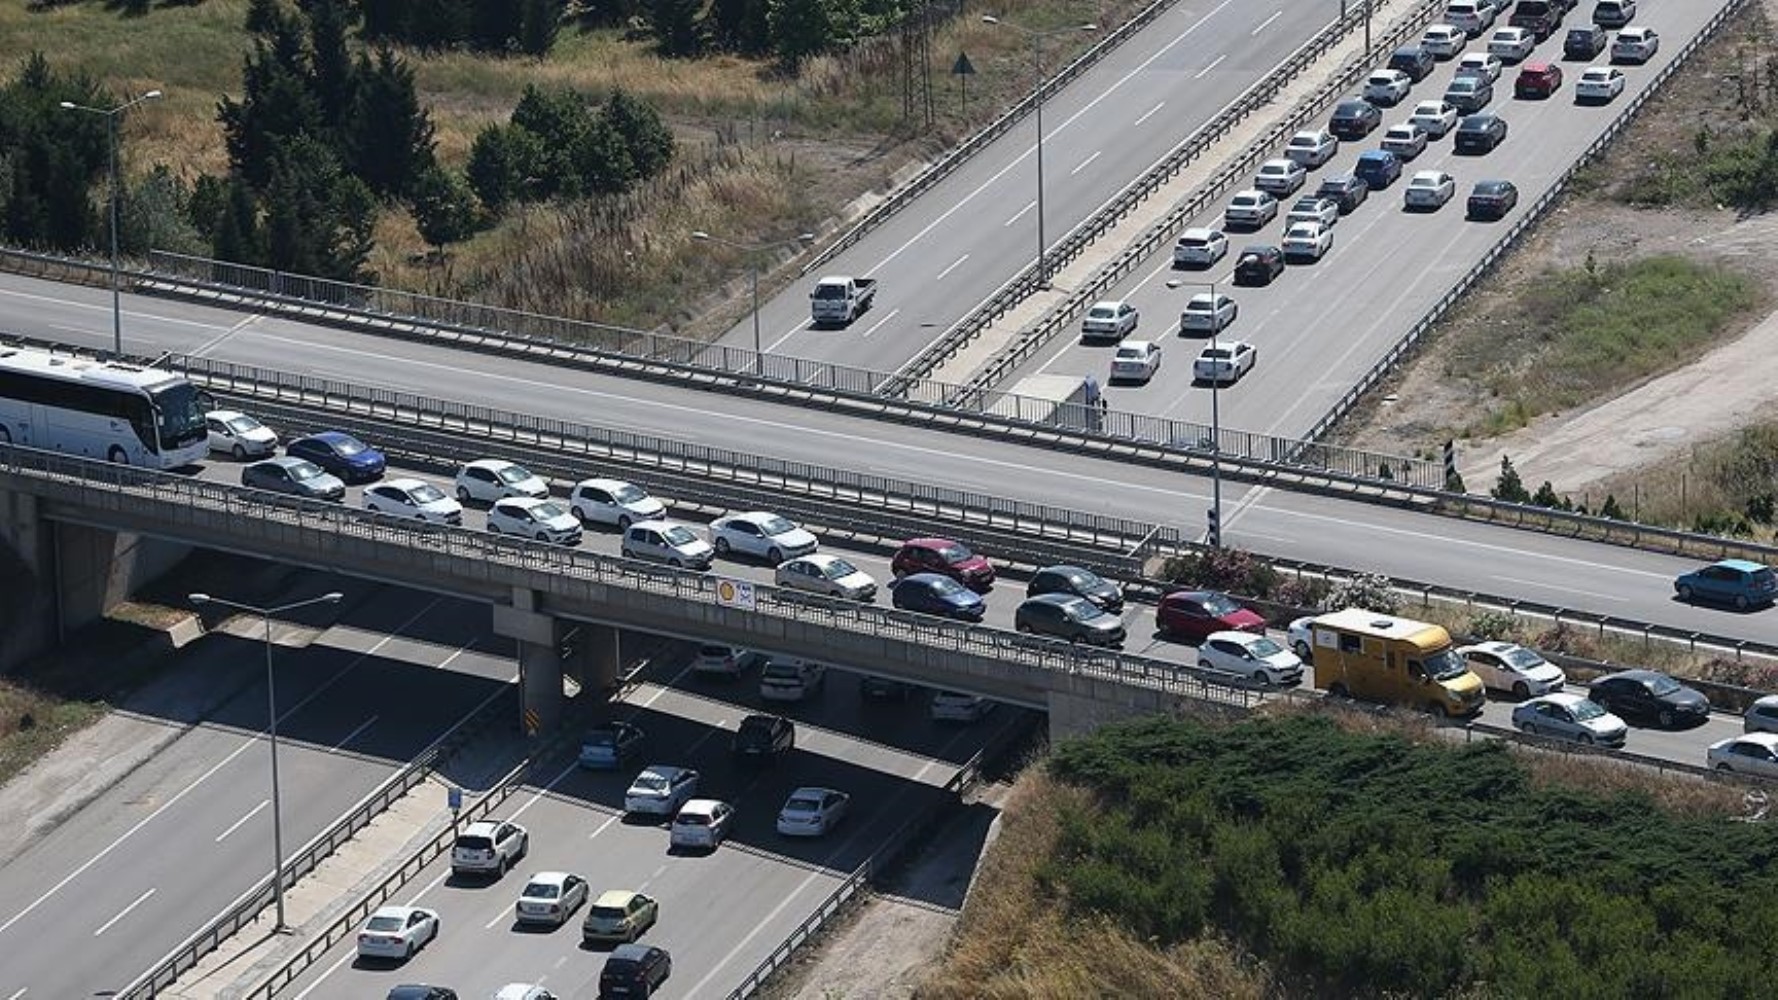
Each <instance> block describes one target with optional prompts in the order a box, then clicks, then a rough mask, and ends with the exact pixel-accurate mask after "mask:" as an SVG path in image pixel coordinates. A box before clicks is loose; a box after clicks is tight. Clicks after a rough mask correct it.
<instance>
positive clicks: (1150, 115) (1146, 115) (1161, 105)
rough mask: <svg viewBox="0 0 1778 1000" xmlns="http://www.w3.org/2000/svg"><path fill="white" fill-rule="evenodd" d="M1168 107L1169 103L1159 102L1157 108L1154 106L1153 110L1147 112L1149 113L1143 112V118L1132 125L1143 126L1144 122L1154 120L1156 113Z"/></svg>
mask: <svg viewBox="0 0 1778 1000" xmlns="http://www.w3.org/2000/svg"><path fill="white" fill-rule="evenodd" d="M1166 106H1167V102H1166V101H1161V102H1159V103H1157V104H1156V105H1155V106H1154V107H1152V108H1149V109H1148V110H1147V111H1144V112H1143V113H1142V117H1141V118H1138V119H1136V120H1135V122H1133V123H1132V124H1134V125H1140V124H1142V123H1143V122H1145V121H1148V120H1149V119H1150V118H1153V117H1154V114H1155V112H1157V111H1159V110H1161V109H1162V108H1164V107H1166Z"/></svg>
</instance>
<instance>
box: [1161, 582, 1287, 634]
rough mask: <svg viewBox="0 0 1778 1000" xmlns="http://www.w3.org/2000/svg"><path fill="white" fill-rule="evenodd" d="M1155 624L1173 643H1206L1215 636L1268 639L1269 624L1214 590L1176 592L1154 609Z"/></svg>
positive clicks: (1166, 597)
mask: <svg viewBox="0 0 1778 1000" xmlns="http://www.w3.org/2000/svg"><path fill="white" fill-rule="evenodd" d="M1154 620H1155V624H1156V625H1158V626H1159V627H1160V630H1161V634H1162V635H1164V636H1166V637H1167V638H1169V639H1194V640H1202V639H1204V638H1206V637H1208V636H1209V635H1210V633H1212V632H1252V633H1254V634H1255V635H1264V634H1265V631H1266V620H1265V619H1264V618H1261V617H1260V616H1259V615H1258V614H1257V613H1256V612H1254V611H1251V610H1249V609H1247V608H1244V607H1242V606H1241V605H1239V604H1236V603H1235V602H1234V601H1233V600H1231V599H1230V598H1229V596H1228V595H1227V594H1219V593H1217V592H1216V591H1214V590H1175V591H1174V592H1172V593H1171V594H1168V595H1167V596H1165V597H1163V598H1161V603H1160V604H1159V605H1158V606H1157V607H1156V608H1155V609H1154Z"/></svg>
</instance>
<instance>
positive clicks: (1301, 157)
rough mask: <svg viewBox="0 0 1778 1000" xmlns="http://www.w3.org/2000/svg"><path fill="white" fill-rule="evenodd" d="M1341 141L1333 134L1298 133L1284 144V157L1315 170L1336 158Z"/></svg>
mask: <svg viewBox="0 0 1778 1000" xmlns="http://www.w3.org/2000/svg"><path fill="white" fill-rule="evenodd" d="M1339 151H1340V140H1339V138H1338V137H1337V136H1335V135H1334V134H1333V133H1332V132H1314V131H1310V132H1298V133H1297V134H1295V135H1293V136H1291V137H1290V141H1289V142H1287V143H1285V144H1284V155H1285V156H1286V157H1289V158H1290V159H1292V160H1295V161H1296V162H1298V163H1300V164H1302V165H1303V166H1305V167H1308V168H1309V169H1311V170H1313V169H1315V168H1316V167H1319V166H1321V165H1322V164H1324V163H1326V162H1327V161H1329V160H1331V159H1333V158H1334V154H1336V153H1338V152H1339Z"/></svg>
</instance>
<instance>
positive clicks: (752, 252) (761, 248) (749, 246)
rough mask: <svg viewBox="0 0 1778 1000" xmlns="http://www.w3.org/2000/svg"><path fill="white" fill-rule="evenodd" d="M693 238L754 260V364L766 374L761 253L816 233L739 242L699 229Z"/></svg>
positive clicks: (802, 242)
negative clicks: (761, 335) (761, 337)
mask: <svg viewBox="0 0 1778 1000" xmlns="http://www.w3.org/2000/svg"><path fill="white" fill-rule="evenodd" d="M691 238H692V239H694V240H703V241H705V242H708V243H720V244H722V245H723V246H725V247H733V248H734V249H736V250H740V251H742V252H744V253H746V254H747V255H748V257H749V259H750V260H751V261H752V262H753V365H754V371H755V373H757V374H764V373H765V353H764V351H763V349H762V348H761V347H760V342H759V255H760V254H762V253H765V252H766V251H767V250H776V249H778V248H780V247H788V246H803V245H805V244H808V243H810V242H812V241H813V240H814V239H815V234H814V233H799V234H797V236H796V237H795V238H794V239H788V240H779V241H777V242H776V243H737V242H736V241H734V240H725V239H723V238H722V237H720V236H712V235H710V234H709V233H707V232H705V231H703V230H702V229H698V230H694V231H693V232H692V234H691Z"/></svg>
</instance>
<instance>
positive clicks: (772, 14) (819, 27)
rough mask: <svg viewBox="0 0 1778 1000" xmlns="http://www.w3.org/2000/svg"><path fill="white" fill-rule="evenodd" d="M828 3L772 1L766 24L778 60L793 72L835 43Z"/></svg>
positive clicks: (802, 0) (803, 0)
mask: <svg viewBox="0 0 1778 1000" xmlns="http://www.w3.org/2000/svg"><path fill="white" fill-rule="evenodd" d="M829 14H830V12H829V9H828V4H827V0H770V3H769V6H768V8H767V15H766V24H767V26H768V28H769V31H770V36H771V42H772V49H773V51H774V52H776V53H777V56H778V61H779V63H781V64H782V65H783V66H784V68H785V69H787V70H789V71H790V72H792V73H795V72H797V71H798V70H800V69H801V68H802V64H803V60H805V59H807V58H808V57H809V56H812V55H817V54H819V53H822V52H825V51H827V49H828V48H829V47H830V46H832V45H833V44H834V24H833V20H832V18H831V17H830V16H829Z"/></svg>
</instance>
